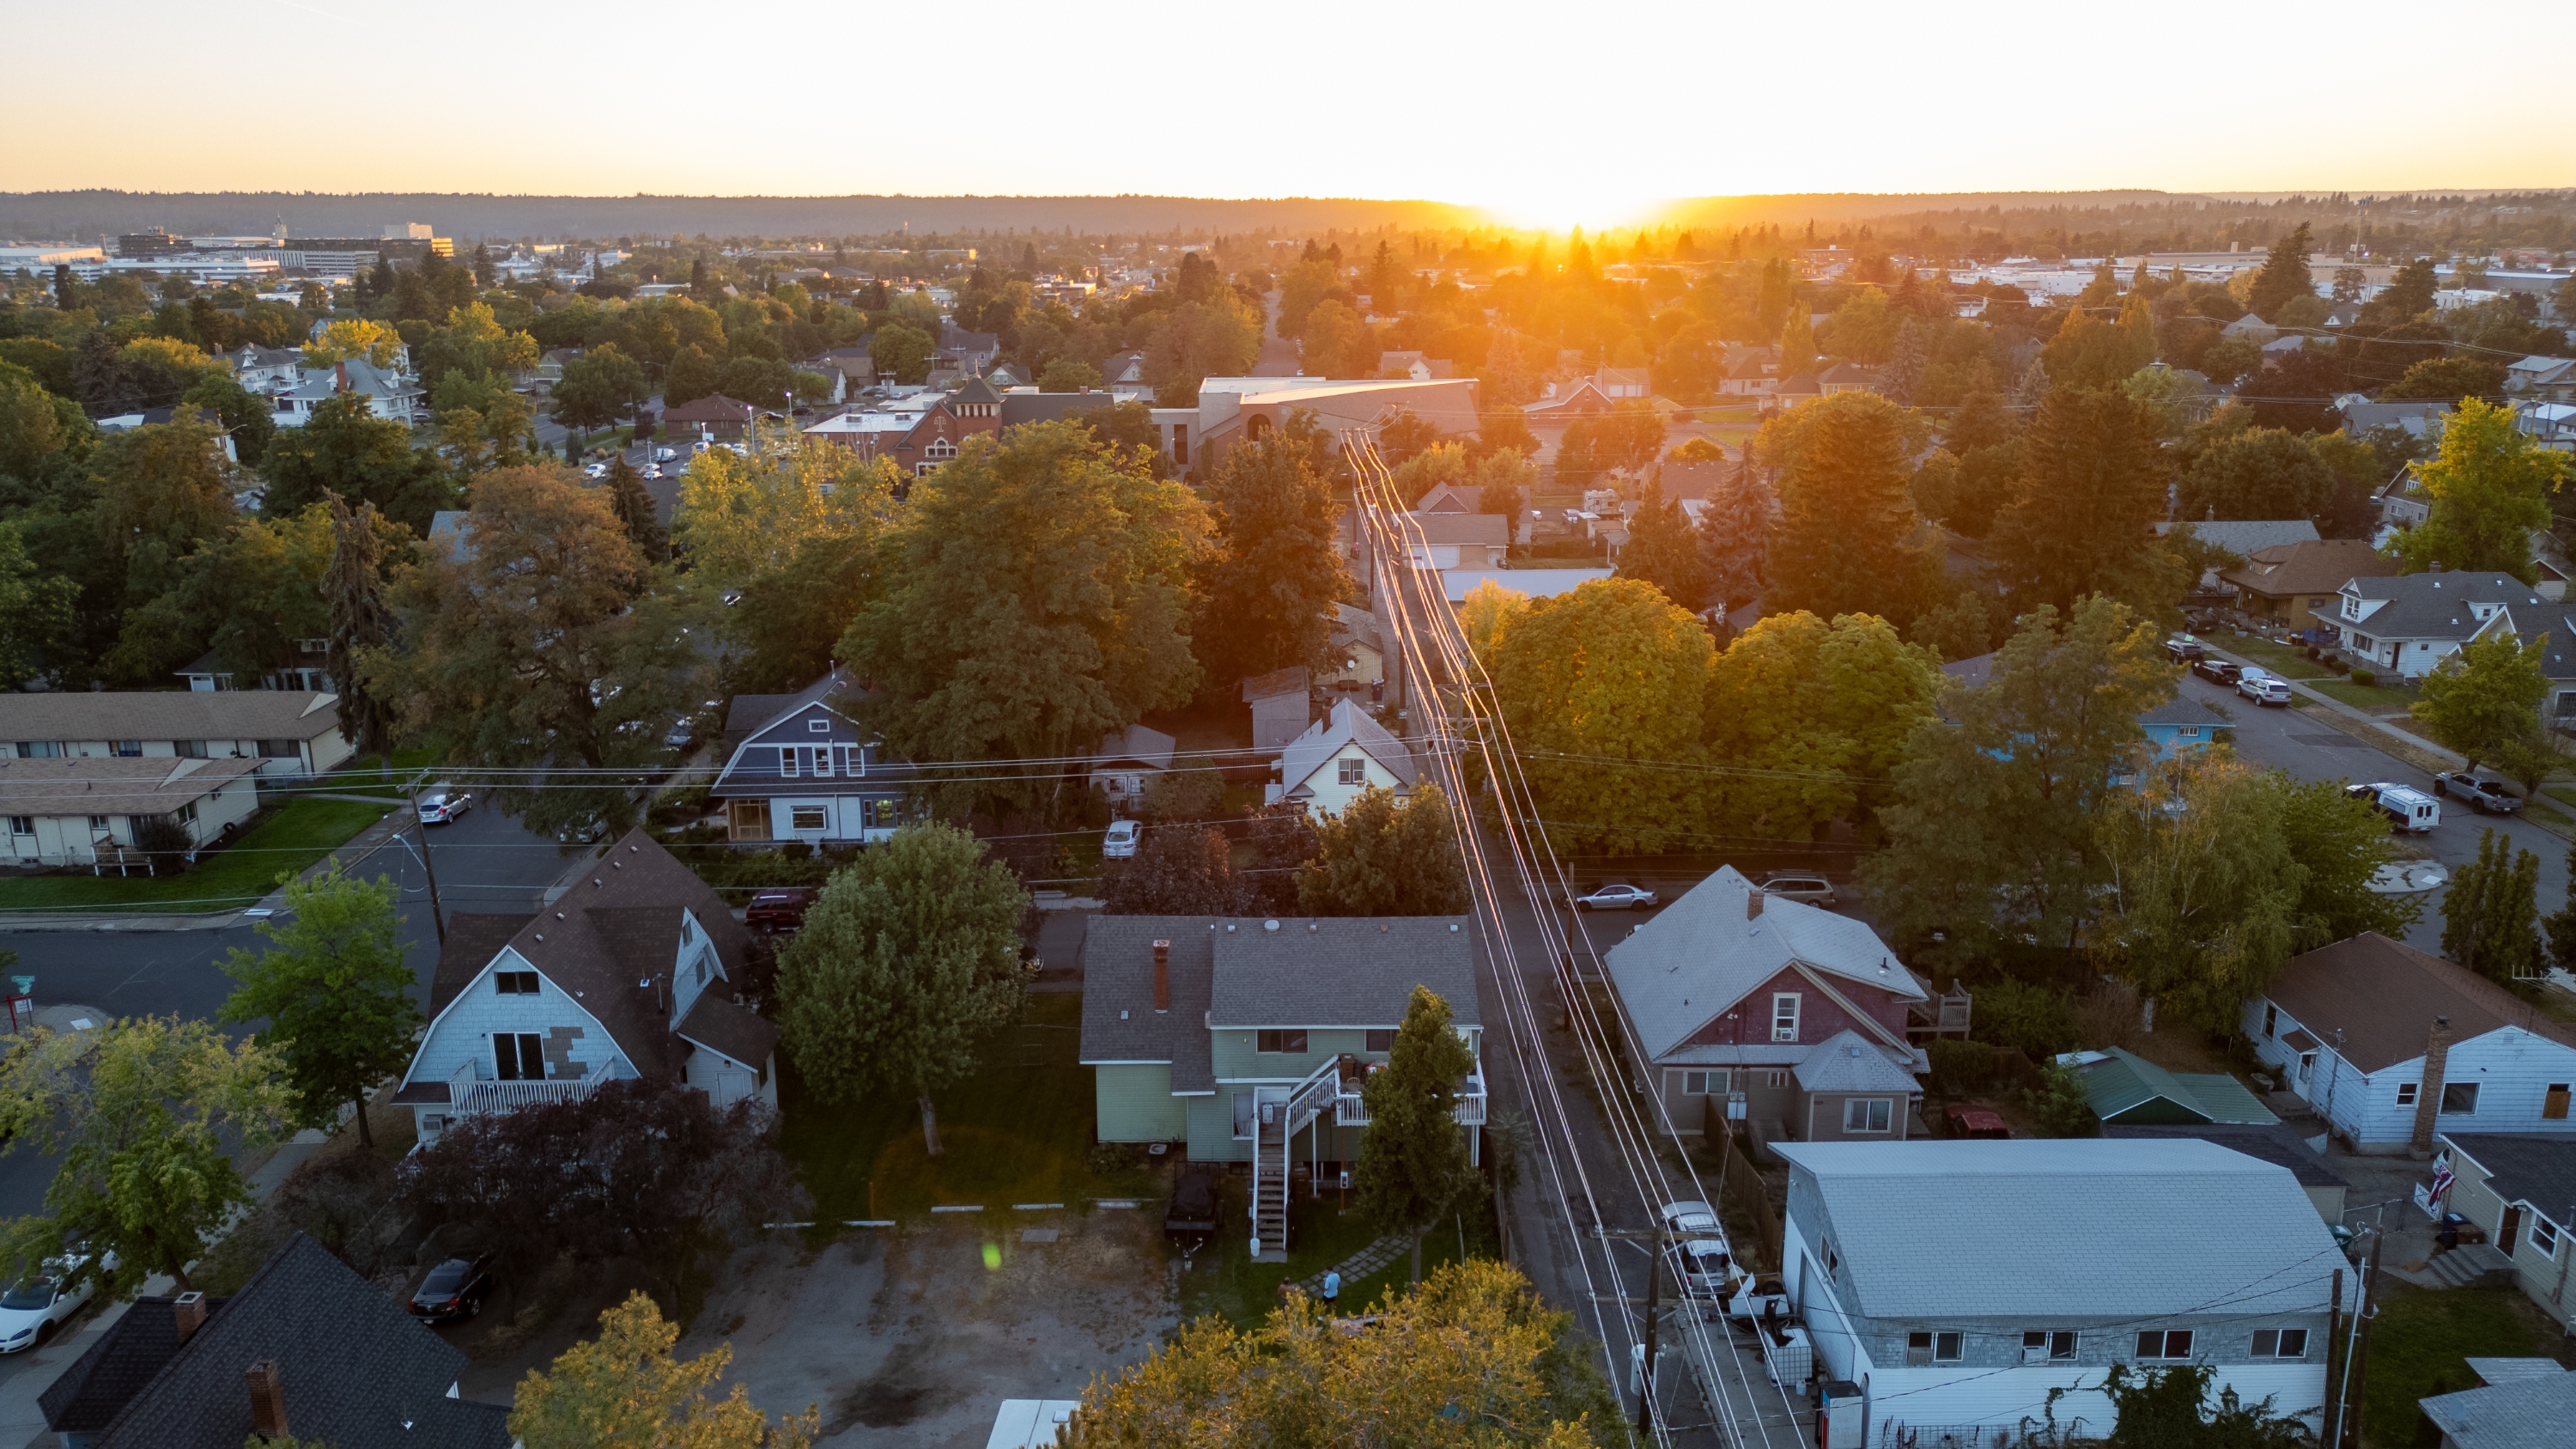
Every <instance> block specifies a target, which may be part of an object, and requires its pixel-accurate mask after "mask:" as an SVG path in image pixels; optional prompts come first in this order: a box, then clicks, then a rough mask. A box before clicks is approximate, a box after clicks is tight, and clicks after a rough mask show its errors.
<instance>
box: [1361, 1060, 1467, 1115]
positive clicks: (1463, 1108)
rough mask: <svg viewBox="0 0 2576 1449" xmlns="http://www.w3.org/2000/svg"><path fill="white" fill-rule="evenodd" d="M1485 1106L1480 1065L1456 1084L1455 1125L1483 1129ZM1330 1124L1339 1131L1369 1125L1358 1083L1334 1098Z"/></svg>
mask: <svg viewBox="0 0 2576 1449" xmlns="http://www.w3.org/2000/svg"><path fill="white" fill-rule="evenodd" d="M1485 1105H1486V1096H1485V1068H1484V1065H1483V1064H1482V1063H1479V1064H1477V1067H1476V1069H1475V1070H1474V1071H1472V1072H1470V1073H1468V1074H1467V1080H1466V1081H1464V1082H1462V1083H1460V1084H1459V1087H1458V1104H1457V1106H1456V1107H1455V1108H1454V1109H1453V1114H1454V1115H1455V1116H1456V1117H1457V1119H1458V1125H1459V1126H1461V1127H1482V1126H1484V1125H1485ZM1333 1123H1334V1125H1335V1126H1338V1127H1366V1126H1367V1125H1368V1124H1369V1109H1368V1103H1367V1102H1366V1101H1364V1100H1362V1098H1361V1096H1360V1091H1359V1083H1358V1082H1357V1081H1353V1082H1350V1083H1347V1084H1345V1085H1344V1086H1343V1088H1342V1090H1341V1091H1340V1092H1339V1093H1338V1094H1336V1095H1335V1096H1334V1098H1333Z"/></svg>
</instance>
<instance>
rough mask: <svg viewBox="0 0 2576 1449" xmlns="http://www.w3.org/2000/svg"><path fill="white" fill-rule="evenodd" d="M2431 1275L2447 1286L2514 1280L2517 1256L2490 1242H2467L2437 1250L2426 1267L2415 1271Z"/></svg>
mask: <svg viewBox="0 0 2576 1449" xmlns="http://www.w3.org/2000/svg"><path fill="white" fill-rule="evenodd" d="M2415 1276H2417V1277H2419V1278H2430V1279H2432V1280H2433V1281H2434V1282H2436V1283H2438V1284H2440V1285H2441V1286H2442V1287H2445V1288H2475V1287H2477V1286H2479V1285H2480V1284H2485V1283H2510V1282H2512V1281H2513V1260H2512V1259H2511V1258H2508V1257H2506V1256H2505V1255H2504V1251H2503V1250H2502V1249H2500V1248H2497V1247H2495V1246H2493V1245H2492V1244H2488V1243H2463V1244H2461V1245H2460V1246H2458V1247H2456V1248H2453V1249H2451V1250H2450V1251H2449V1252H2447V1253H2435V1254H2434V1255H2433V1261H2431V1262H2429V1263H2427V1264H2425V1265H2424V1271H2423V1272H2421V1273H2419V1274H2417V1275H2415Z"/></svg>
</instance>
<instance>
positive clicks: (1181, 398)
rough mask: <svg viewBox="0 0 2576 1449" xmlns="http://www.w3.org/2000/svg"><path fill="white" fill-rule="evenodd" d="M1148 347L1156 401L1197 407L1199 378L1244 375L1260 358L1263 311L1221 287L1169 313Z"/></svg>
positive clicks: (1150, 337) (1147, 341) (1148, 368)
mask: <svg viewBox="0 0 2576 1449" xmlns="http://www.w3.org/2000/svg"><path fill="white" fill-rule="evenodd" d="M1283 335H1285V334H1284V333H1283ZM1144 348H1145V381H1146V382H1148V383H1151V384H1152V385H1153V388H1154V401H1155V402H1156V403H1157V404H1158V405H1160V406H1163V407H1193V406H1195V405H1197V403H1198V398H1199V380H1200V379H1201V378H1205V377H1218V376H1236V375H1240V374H1242V373H1244V372H1248V371H1250V370H1251V368H1252V364H1253V363H1254V362H1256V361H1258V360H1259V359H1260V357H1261V315H1260V314H1259V313H1258V312H1255V311H1254V310H1253V309H1252V308H1251V307H1250V306H1249V305H1248V304H1246V303H1245V302H1244V300H1243V299H1242V298H1241V297H1240V296H1237V295H1236V294H1235V293H1234V292H1232V291H1223V292H1218V293H1215V294H1213V295H1211V296H1210V297H1209V298H1208V299H1207V300H1206V301H1204V302H1183V303H1182V304H1180V305H1179V306H1177V307H1174V308H1173V309H1172V310H1171V311H1170V312H1168V313H1165V314H1164V315H1163V319H1162V321H1161V322H1160V323H1158V324H1155V325H1154V326H1153V328H1152V329H1151V331H1150V333H1149V335H1148V336H1147V337H1146V338H1145V339H1144Z"/></svg>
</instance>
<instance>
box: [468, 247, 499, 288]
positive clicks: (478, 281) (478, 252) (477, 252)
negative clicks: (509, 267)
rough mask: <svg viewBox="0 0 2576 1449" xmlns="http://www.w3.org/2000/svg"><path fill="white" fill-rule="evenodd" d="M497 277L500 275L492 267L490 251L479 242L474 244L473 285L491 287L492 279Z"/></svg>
mask: <svg viewBox="0 0 2576 1449" xmlns="http://www.w3.org/2000/svg"><path fill="white" fill-rule="evenodd" d="M499 275H500V273H499V272H498V271H497V270H495V269H494V268H493V266H492V249H491V248H490V247H488V246H486V245H484V244H483V243H481V242H476V243H475V244H474V283H475V285H476V286H480V287H488V286H491V285H492V283H493V281H494V279H495V278H497V277H498V276H499Z"/></svg>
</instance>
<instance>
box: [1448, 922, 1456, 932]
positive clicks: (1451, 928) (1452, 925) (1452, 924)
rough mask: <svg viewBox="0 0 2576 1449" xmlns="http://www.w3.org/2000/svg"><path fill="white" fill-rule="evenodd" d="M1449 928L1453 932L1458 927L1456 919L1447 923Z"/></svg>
mask: <svg viewBox="0 0 2576 1449" xmlns="http://www.w3.org/2000/svg"><path fill="white" fill-rule="evenodd" d="M1449 929H1450V930H1451V931H1452V932H1455V931H1456V930H1457V929H1458V923H1457V922H1456V921H1451V922H1450V923H1449Z"/></svg>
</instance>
